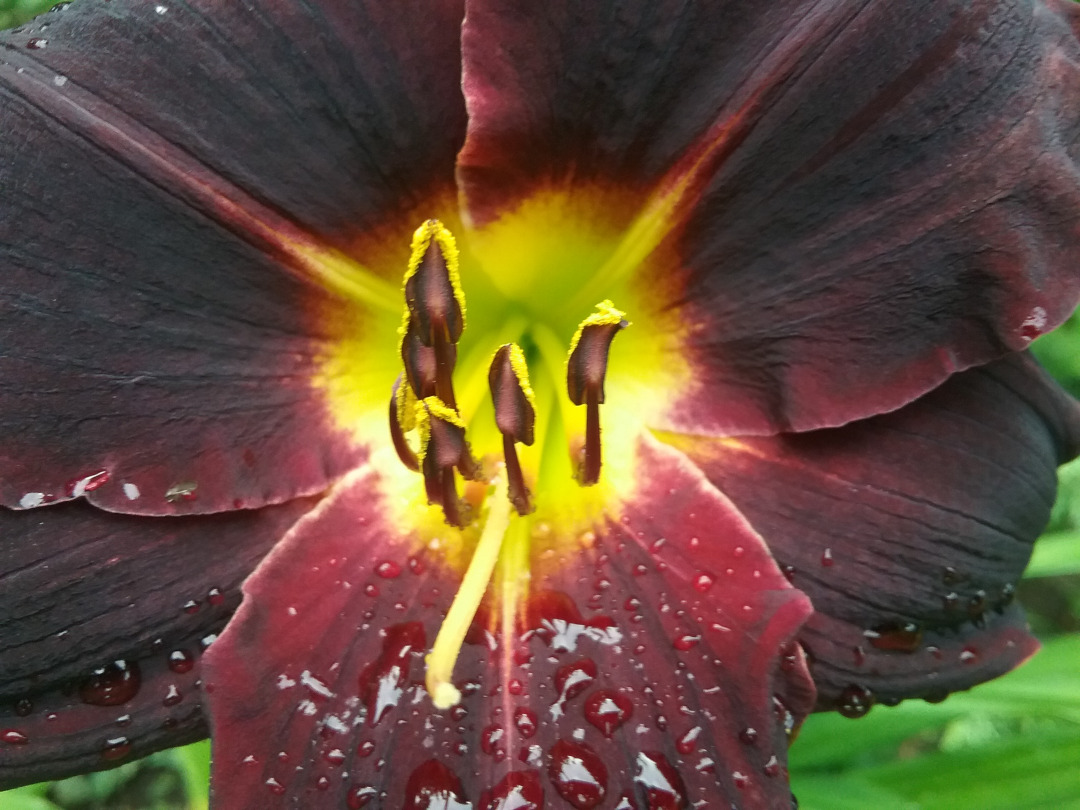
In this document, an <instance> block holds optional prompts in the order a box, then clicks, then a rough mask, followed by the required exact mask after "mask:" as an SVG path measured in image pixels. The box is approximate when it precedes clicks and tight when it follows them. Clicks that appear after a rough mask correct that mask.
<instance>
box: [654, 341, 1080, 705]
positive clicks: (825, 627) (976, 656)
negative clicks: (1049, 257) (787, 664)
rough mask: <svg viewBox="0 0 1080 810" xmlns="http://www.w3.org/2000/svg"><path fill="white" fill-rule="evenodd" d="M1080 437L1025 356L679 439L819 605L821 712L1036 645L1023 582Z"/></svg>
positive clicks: (967, 682)
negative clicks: (873, 411) (760, 431)
mask: <svg viewBox="0 0 1080 810" xmlns="http://www.w3.org/2000/svg"><path fill="white" fill-rule="evenodd" d="M676 444H677V446H680V447H682V446H683V443H682V442H676ZM1078 445H1080V409H1078V406H1077V403H1076V402H1075V401H1074V400H1073V399H1072V398H1071V397H1069V396H1068V395H1067V394H1065V392H1064V391H1062V390H1061V389H1060V388H1059V387H1058V386H1057V385H1056V383H1054V382H1053V381H1052V380H1050V379H1049V377H1048V376H1047V375H1046V374H1045V372H1043V371H1042V370H1041V369H1039V368H1038V367H1037V366H1036V365H1035V363H1034V362H1033V361H1032V360H1031V359H1030V358H1028V357H1026V356H1022V355H1018V356H1013V357H1010V358H1008V359H1005V360H1001V361H998V362H996V363H992V364H990V365H989V366H986V367H984V368H979V369H973V370H971V371H967V372H963V373H961V374H957V375H956V376H955V377H953V378H951V379H950V380H949V381H948V382H947V383H945V385H943V386H941V388H939V389H937V390H935V391H933V392H932V393H930V394H928V395H927V396H925V397H923V398H922V399H920V400H918V401H917V402H915V403H913V404H911V405H909V406H907V407H906V408H903V409H901V410H899V411H896V412H894V413H891V414H886V415H884V416H879V417H876V418H873V419H869V420H866V421H864V422H859V423H855V424H852V425H848V426H846V427H843V428H838V429H833V430H823V431H816V432H812V433H805V434H799V435H784V436H778V437H774V438H768V439H745V438H743V439H738V440H731V441H727V442H715V443H709V442H703V441H694V442H692V443H690V442H687V443H686V447H685V449H686V452H687V453H688V454H689V455H690V456H691V457H692V458H693V459H694V461H695V462H696V463H697V464H698V465H699V466H700V467H701V469H702V470H703V471H704V473H705V474H706V475H707V476H708V477H709V479H710V480H711V481H712V482H713V483H714V484H715V485H716V486H717V487H718V488H719V489H720V490H721V491H723V492H724V493H725V494H727V495H728V496H729V497H730V498H731V499H732V500H733V501H734V502H735V503H736V504H737V505H738V506H739V508H740V509H741V510H742V511H743V512H744V513H745V514H746V515H747V517H748V518H749V520H750V522H751V523H752V524H753V525H754V527H755V528H756V529H757V530H758V531H759V532H761V534H762V536H763V537H765V538H767V541H768V543H769V547H770V548H771V549H772V551H773V554H774V555H775V556H776V558H777V560H778V561H779V563H780V564H781V565H782V566H784V567H785V570H786V571H787V572H788V573H789V575H790V576H791V581H792V583H793V584H794V585H795V586H796V587H798V588H799V589H800V590H802V591H804V592H805V593H806V594H808V595H809V596H810V598H811V600H812V601H813V603H814V609H815V613H814V615H813V616H812V617H811V619H810V620H809V621H808V622H807V625H806V627H805V628H804V629H803V632H802V634H801V636H800V641H801V643H802V644H803V646H804V647H805V649H806V650H807V653H808V654H809V656H810V657H811V660H812V662H813V663H812V667H811V669H812V672H813V674H814V679H815V682H816V683H817V685H818V690H819V702H820V705H821V707H822V708H837V707H840V708H842V710H844V711H848V712H851V713H859V711H860V706H861V705H862V704H866V705H865V708H866V709H868V708H869V703H870V702H872V700H873V699H874V697H875V696H876V697H877V698H878V699H881V700H885V701H889V702H892V701H896V700H900V699H902V698H906V697H925V698H931V699H933V698H940V697H943V696H944V695H946V694H948V693H949V692H951V691H954V690H957V689H966V688H968V687H970V686H972V685H974V684H976V683H980V682H982V681H985V680H988V679H990V678H993V677H996V676H997V675H1000V674H1002V673H1003V672H1006V671H1008V670H1009V669H1011V668H1012V667H1014V666H1015V665H1016V664H1017V663H1019V662H1020V661H1023V660H1024V659H1025V658H1026V657H1027V656H1028V655H1030V654H1031V653H1032V652H1033V651H1034V650H1035V648H1036V647H1037V643H1036V641H1035V639H1034V638H1033V637H1031V636H1030V634H1029V633H1028V632H1027V629H1026V623H1025V622H1024V619H1023V614H1022V612H1021V611H1020V610H1019V609H1018V607H1017V606H1016V605H1013V604H1011V603H1012V598H1013V593H1014V588H1015V585H1016V582H1017V581H1018V580H1019V578H1020V576H1021V574H1022V573H1023V570H1024V567H1025V566H1026V565H1027V562H1028V559H1029V557H1030V555H1031V548H1032V544H1033V543H1034V542H1035V538H1036V537H1038V535H1039V533H1040V532H1041V531H1042V529H1043V527H1044V526H1045V524H1046V521H1047V519H1048V518H1049V514H1050V507H1051V505H1052V504H1053V500H1054V493H1055V489H1056V477H1055V468H1056V467H1057V465H1058V464H1060V463H1062V462H1063V461H1065V460H1067V459H1069V458H1072V457H1073V456H1074V455H1075V454H1076V451H1077V447H1078Z"/></svg>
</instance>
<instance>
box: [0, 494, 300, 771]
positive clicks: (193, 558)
mask: <svg viewBox="0 0 1080 810" xmlns="http://www.w3.org/2000/svg"><path fill="white" fill-rule="evenodd" d="M311 506H312V504H311V503H310V502H305V501H295V502H292V503H290V504H287V505H284V506H274V507H266V508H265V509H261V510H257V511H242V512H235V513H232V514H228V515H212V516H204V517H183V518H170V519H151V518H141V517H130V516H125V515H115V514H111V513H108V512H101V511H98V510H96V509H94V508H92V507H90V506H88V505H86V504H83V503H69V504H60V505H57V506H52V507H48V508H45V509H38V510H35V511H34V512H32V513H29V514H28V513H25V512H16V511H11V510H7V509H4V510H0V604H2V605H3V610H2V611H0V730H2V731H4V732H8V731H12V732H17V733H18V734H19V735H22V737H24V738H25V740H26V741H25V743H21V741H20V740H18V738H16V737H10V738H9V737H8V736H4V735H3V734H0V786H2V787H12V786H14V785H17V784H20V783H24V782H32V781H39V780H42V779H54V778H59V777H62V776H68V775H70V774H72V773H77V772H82V771H88V770H95V769H98V768H104V767H110V766H112V765H115V764H118V763H119V762H120V761H123V760H126V759H130V758H133V757H136V756H143V755H145V754H148V753H150V752H151V751H154V750H157V749H159V748H165V747H168V746H172V745H179V744H181V743H184V742H189V741H191V740H193V739H197V738H198V737H200V736H204V735H205V733H206V727H205V725H204V721H203V716H202V712H201V704H202V695H201V693H200V690H199V685H198V682H199V678H200V672H199V661H200V658H201V656H202V652H203V648H204V647H205V646H206V645H207V644H208V643H209V642H210V641H211V640H212V639H213V637H214V635H215V634H217V633H219V632H220V631H221V630H222V628H223V627H224V625H225V622H226V621H227V620H228V617H229V616H230V615H231V614H232V612H233V610H235V608H236V606H237V605H238V604H239V601H240V590H239V586H240V582H241V580H243V578H244V577H245V576H247V574H248V573H249V572H250V571H251V570H252V569H253V568H254V567H255V565H256V564H257V563H258V561H259V560H260V559H261V558H262V556H263V555H264V554H265V553H266V552H267V551H268V550H269V549H270V547H271V546H272V545H273V543H274V542H275V541H276V540H277V539H278V538H279V537H280V536H281V535H282V534H283V533H284V532H285V530H286V529H287V527H288V526H289V525H291V524H292V523H293V522H294V521H295V520H296V519H297V518H298V517H299V516H300V515H301V514H303V512H304V511H306V510H307V509H309V508H310V507H311ZM117 662H122V663H121V664H117ZM95 671H97V672H96V673H95Z"/></svg>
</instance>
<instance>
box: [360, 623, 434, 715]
mask: <svg viewBox="0 0 1080 810" xmlns="http://www.w3.org/2000/svg"><path fill="white" fill-rule="evenodd" d="M426 648H427V641H426V636H425V634H424V625H423V624H421V623H420V622H406V623H404V624H396V625H393V626H391V627H389V628H387V631H386V637H385V638H384V639H383V643H382V652H381V653H380V655H379V657H378V659H376V660H375V661H373V662H372V663H370V664H368V665H367V666H366V667H364V669H363V671H362V672H361V673H360V677H359V686H360V698H361V700H363V701H364V705H365V706H366V708H367V723H368V725H369V726H372V727H374V726H375V725H377V724H378V723H379V721H380V720H381V719H382V718H383V717H384V716H385V715H386V713H387V712H388V711H389V710H390V709H392V708H393V707H394V706H396V705H397V703H398V701H399V700H400V699H401V696H402V694H404V691H405V684H406V683H407V682H408V675H409V667H410V663H411V661H412V659H413V658H415V657H417V656H419V655H420V654H421V653H423V652H424V650H425V649H426Z"/></svg>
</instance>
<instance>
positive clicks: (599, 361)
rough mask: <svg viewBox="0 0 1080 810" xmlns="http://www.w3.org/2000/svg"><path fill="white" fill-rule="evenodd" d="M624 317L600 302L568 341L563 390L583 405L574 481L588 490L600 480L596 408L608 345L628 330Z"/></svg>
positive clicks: (599, 399)
mask: <svg viewBox="0 0 1080 810" xmlns="http://www.w3.org/2000/svg"><path fill="white" fill-rule="evenodd" d="M624 316H625V313H623V312H622V311H620V310H618V309H615V305H614V304H612V303H611V301H606V300H605V301H601V302H600V303H599V304H597V305H596V312H594V313H593V314H592V315H590V316H589V317H587V318H586V319H585V320H584V321H582V322H581V325H580V326H578V328H577V332H575V333H574V338H573V340H571V341H570V356H569V357H568V359H567V362H566V390H567V393H568V394H569V396H570V401H571V402H573V403H574V404H575V405H585V406H586V409H587V410H586V412H585V447H584V450H583V455H582V459H581V461H580V466H579V468H578V481H579V482H580V483H581V484H582V485H583V486H591V485H592V484H595V483H596V482H597V481H599V480H600V466H601V453H600V405H601V404H603V402H604V377H605V375H606V374H607V363H608V351H609V350H610V349H611V341H612V340H614V339H615V335H617V334H618V333H619V332H620V331H621V330H623V329H625V328H626V327H627V326H629V325H630V324H629V322H628V321H627V320H626V319H625V317H624Z"/></svg>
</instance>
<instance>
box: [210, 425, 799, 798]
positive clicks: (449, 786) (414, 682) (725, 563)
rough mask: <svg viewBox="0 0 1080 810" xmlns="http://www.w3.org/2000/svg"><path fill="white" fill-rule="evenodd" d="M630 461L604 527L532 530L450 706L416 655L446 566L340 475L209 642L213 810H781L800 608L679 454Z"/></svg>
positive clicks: (458, 675)
mask: <svg viewBox="0 0 1080 810" xmlns="http://www.w3.org/2000/svg"><path fill="white" fill-rule="evenodd" d="M638 458H639V460H640V462H641V463H642V465H643V469H646V470H648V472H649V477H648V478H647V479H644V480H643V481H642V484H641V489H640V490H639V491H638V492H637V493H635V496H634V498H633V499H632V500H628V501H627V502H626V505H625V509H624V511H623V512H622V515H621V517H620V518H619V519H618V520H613V521H609V522H600V523H598V524H597V525H596V526H595V527H594V530H591V531H589V532H587V533H585V535H583V536H582V537H580V538H566V541H567V542H563V543H558V542H556V543H545V542H541V541H538V540H535V539H534V549H533V554H534V561H533V564H532V566H531V571H532V580H531V585H530V587H529V591H528V594H527V596H526V595H522V598H523V600H524V601H523V603H522V609H521V610H520V611H518V612H517V621H516V623H515V624H516V627H515V629H514V630H513V632H512V633H511V634H510V635H509V636H508V635H507V634H506V633H503V632H502V631H501V630H500V620H499V618H498V617H499V613H500V610H501V607H500V601H499V599H498V598H497V597H491V598H492V601H491V602H490V603H488V605H487V607H486V608H485V609H482V610H481V613H480V614H478V616H477V619H476V620H475V621H474V624H473V629H472V631H471V632H470V636H469V637H468V638H467V640H466V645H465V647H464V648H463V650H462V654H461V657H460V658H459V659H458V661H457V665H456V667H455V670H454V680H455V683H456V685H457V686H458V687H459V688H460V689H461V691H462V693H463V698H462V701H461V703H460V704H459V705H457V706H455V707H453V708H451V709H448V710H438V709H436V708H435V707H434V706H433V705H432V703H431V699H430V697H429V696H428V693H427V692H426V690H425V689H424V686H423V679H424V657H423V655H424V653H425V651H426V650H428V649H430V647H431V645H432V643H433V641H434V638H435V635H436V633H437V632H438V630H439V626H440V624H441V623H442V619H443V616H444V615H445V613H446V610H447V608H448V606H449V603H450V600H451V599H452V598H453V596H454V593H455V591H456V589H457V586H458V582H459V580H460V574H457V573H456V572H455V571H454V569H453V568H452V567H449V566H448V565H447V563H446V559H447V558H446V557H445V555H444V554H443V553H442V552H440V551H439V549H438V546H436V547H435V548H420V549H419V550H415V549H413V550H412V551H411V553H410V544H411V543H414V542H415V541H414V540H413V539H412V538H410V537H408V536H403V535H402V534H401V531H400V529H399V528H398V527H396V526H393V525H389V524H388V523H387V521H386V517H385V515H386V511H387V510H386V508H385V503H384V502H383V498H384V496H383V495H381V494H380V489H381V479H380V476H379V474H378V473H377V472H375V471H373V470H362V471H359V472H357V473H356V474H353V475H351V476H350V477H348V478H347V479H346V480H345V481H343V482H342V484H341V485H339V487H337V488H336V489H335V490H334V492H333V493H331V495H330V496H329V497H328V498H327V500H326V501H324V502H323V504H322V505H320V507H319V508H318V509H316V510H315V511H314V512H313V513H312V514H311V515H309V516H308V517H306V518H304V519H303V520H302V521H301V522H300V523H299V524H298V525H297V527H296V528H295V529H294V530H293V531H292V532H291V533H290V534H289V535H288V536H287V537H286V539H285V540H284V541H283V542H282V543H281V544H280V545H279V546H278V547H277V548H276V549H275V550H274V551H273V553H272V554H271V555H270V556H269V557H268V558H267V559H266V561H265V562H264V563H263V565H261V566H260V567H259V569H258V570H257V571H256V573H255V574H254V575H253V576H252V577H251V578H250V579H249V580H248V581H247V583H245V586H244V592H245V602H244V604H243V606H242V607H241V609H240V611H239V612H238V613H237V616H236V618H235V620H234V621H233V622H232V623H231V624H230V625H229V627H228V629H227V630H226V632H225V633H224V634H223V635H222V636H221V638H220V640H219V641H218V642H217V643H216V644H215V646H213V647H211V649H210V651H209V652H208V653H207V657H206V659H205V670H204V671H205V675H206V682H207V687H206V691H207V693H208V696H209V703H210V709H211V718H212V730H213V734H214V740H215V755H214V780H213V796H214V800H215V802H216V804H217V805H219V806H221V807H228V808H237V810H239V808H245V807H251V808H255V807H259V808H269V807H278V806H281V807H285V806H295V805H300V806H303V807H307V808H319V807H327V808H330V807H334V808H339V807H343V806H347V807H350V808H359V807H366V806H370V807H384V808H391V807H394V808H396V807H408V808H418V809H420V808H443V807H473V808H480V807H483V808H488V809H489V810H494V809H495V808H508V807H514V808H525V807H530V808H540V807H549V808H558V807H570V808H579V809H581V808H593V807H600V806H603V807H616V806H621V807H644V806H649V807H665V808H688V807H692V806H700V805H701V803H702V802H704V803H705V804H706V805H709V806H720V805H721V804H722V805H723V806H728V805H733V806H737V807H746V808H766V807H779V806H786V805H787V803H788V802H789V800H790V795H789V791H788V788H787V779H786V772H785V762H786V749H787V734H788V733H789V732H790V731H791V729H792V728H793V727H794V725H795V724H797V723H798V722H799V721H800V720H801V718H802V716H803V715H804V713H805V712H806V711H807V710H808V709H809V708H810V706H811V705H812V702H813V688H812V685H811V684H810V683H809V681H808V679H807V678H806V675H805V669H804V664H803V661H802V659H801V656H800V654H799V652H798V648H797V646H796V645H794V644H793V643H792V640H793V638H794V635H795V633H796V632H797V631H798V628H799V626H800V625H801V624H802V622H803V620H804V619H805V618H806V616H807V615H808V613H809V603H808V601H807V600H806V599H805V598H804V597H803V596H801V595H800V594H799V593H798V592H797V591H795V590H793V589H792V588H791V587H790V586H789V584H788V583H787V581H786V580H785V579H784V577H783V575H782V574H781V573H780V571H779V570H778V569H777V568H776V566H775V564H774V563H773V561H772V559H771V558H770V556H769V554H768V552H767V550H766V549H765V547H764V545H763V544H762V543H761V540H760V538H759V537H758V536H757V535H756V534H755V533H754V532H753V530H752V529H750V527H749V526H748V525H747V524H746V523H745V521H744V520H743V519H742V517H741V516H740V515H739V514H738V513H737V512H736V511H735V510H734V509H733V508H732V507H731V504H730V502H728V501H727V500H726V499H725V498H724V497H723V496H722V495H720V494H719V493H718V492H717V491H716V490H715V489H713V488H712V487H711V486H710V485H709V484H708V482H706V481H705V479H704V478H703V477H702V476H701V474H700V473H699V472H698V471H697V470H696V469H695V468H694V467H693V466H692V465H690V464H689V463H687V461H686V460H685V458H684V457H682V456H681V454H679V453H677V452H675V451H673V450H671V449H670V448H665V447H663V446H660V445H657V444H655V443H654V442H652V441H649V442H646V443H644V444H643V445H642V448H641V451H640V454H639V457H638ZM550 539H551V538H548V540H550ZM446 542H449V543H451V544H452V543H453V540H452V539H451V540H446V538H444V543H446ZM450 550H451V551H452V550H453V549H452V548H451V549H450ZM545 560H546V561H547V562H546V563H545V562H544V561H545ZM494 593H495V594H498V593H499V588H498V586H496V587H495V589H494ZM489 596H490V594H489Z"/></svg>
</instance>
